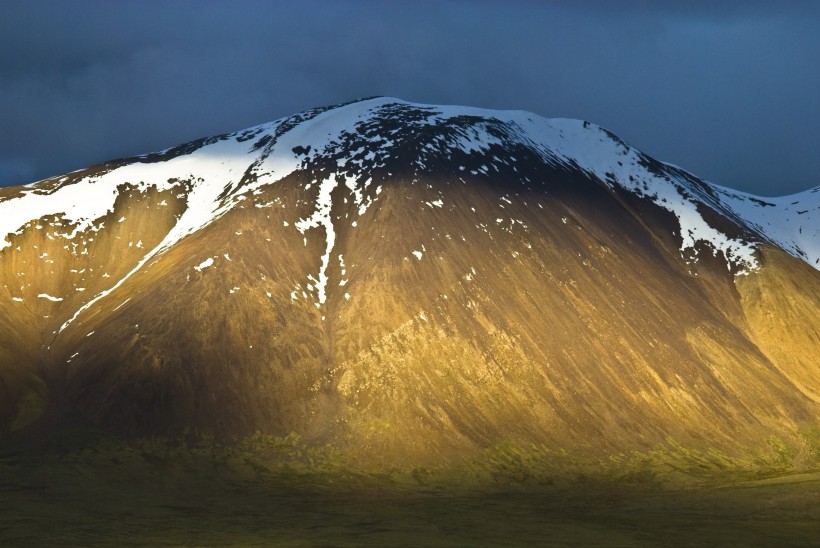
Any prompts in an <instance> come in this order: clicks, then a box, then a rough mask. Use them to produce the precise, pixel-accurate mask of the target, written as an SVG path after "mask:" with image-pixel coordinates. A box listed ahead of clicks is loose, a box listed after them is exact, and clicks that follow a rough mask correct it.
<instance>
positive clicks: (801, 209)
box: [713, 185, 820, 269]
mask: <svg viewBox="0 0 820 548" xmlns="http://www.w3.org/2000/svg"><path fill="white" fill-rule="evenodd" d="M713 188H714V189H715V191H716V192H717V193H718V196H719V197H720V200H721V202H722V203H724V204H725V205H726V207H728V208H730V209H731V210H732V211H734V212H735V213H736V214H737V215H738V216H739V217H741V218H743V219H744V220H745V221H746V222H747V223H749V224H751V225H752V226H753V227H754V228H755V229H756V230H757V231H758V232H759V233H760V234H763V235H765V236H766V237H767V238H768V239H769V240H770V241H771V242H772V243H774V244H776V245H777V246H779V247H781V248H783V249H784V250H785V251H787V252H789V253H790V254H792V255H794V256H795V257H799V258H800V259H803V260H804V261H806V262H807V263H809V264H810V265H812V266H813V267H814V268H817V269H820V186H818V187H814V188H812V189H810V190H806V191H804V192H800V193H797V194H792V195H789V196H778V197H776V198H762V197H759V196H754V195H752V194H747V193H745V192H740V191H737V190H732V189H730V188H725V187H722V186H717V185H713Z"/></svg>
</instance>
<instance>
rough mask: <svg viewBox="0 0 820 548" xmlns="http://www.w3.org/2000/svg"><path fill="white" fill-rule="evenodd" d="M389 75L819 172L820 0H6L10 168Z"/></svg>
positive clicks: (216, 121) (217, 126) (727, 161)
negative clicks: (547, 0)
mask: <svg viewBox="0 0 820 548" xmlns="http://www.w3.org/2000/svg"><path fill="white" fill-rule="evenodd" d="M372 95H389V96H395V97H400V98H403V99H406V100H409V101H417V102H424V103H439V104H464V105H471V106H478V107H485V108H498V109H522V110H529V111H532V112H535V113H537V114H540V115H542V116H547V117H569V118H583V119H587V120H590V121H593V122H595V123H597V124H600V125H602V126H604V127H606V128H608V129H610V130H612V131H613V132H614V133H616V134H618V135H619V136H621V137H622V138H623V139H625V140H626V141H627V142H629V143H630V144H632V145H633V146H636V147H638V148H640V149H641V150H643V151H644V152H647V153H649V154H650V155H652V156H655V157H656V158H658V159H661V160H664V161H668V162H671V163H674V164H677V165H680V166H682V167H684V168H686V169H688V170H689V171H691V172H693V173H695V174H697V175H700V176H702V177H704V178H706V179H708V180H710V181H712V182H715V183H718V184H722V185H725V186H730V187H733V188H738V189H742V190H746V191H749V192H755V193H759V194H764V195H778V194H786V193H792V192H797V191H800V190H804V189H807V188H810V187H813V186H817V185H820V177H818V175H817V174H818V173H819V172H820V2H811V1H805V2H802V1H793V2H786V1H783V2H776V1H774V0H766V1H756V0H747V1H741V0H738V1H724V2H720V1H719V0H713V1H707V0H699V1H691V0H690V1H686V2H683V1H680V0H674V1H663V0H655V1H649V0H646V1H638V0H627V1H623V0H619V1H614V0H600V1H587V2H583V1H566V2H558V1H555V2H535V1H533V2H525V1H519V2H515V1H511V0H506V1H495V2H493V1H474V2H457V1H451V2H446V1H444V0H438V1H434V2H426V1H420V0H412V1H409V0H408V1H402V2H399V1H344V0H327V1H304V0H302V1H299V2H238V1H225V2H216V1H203V0H192V1H186V0H175V1H169V2H159V1H157V2H151V1H147V0H140V1H133V2H128V3H126V2H125V1H117V2H114V1H110V0H105V1H87V0H66V1H62V2H58V1H52V2H36V1H31V0H26V1H21V2H18V1H16V0H3V1H2V4H0V185H10V184H22V183H29V182H32V181H34V180H38V179H42V178H45V177H48V176H51V175H57V174H60V173H63V172H67V171H71V170H74V169H79V168H81V167H85V166H87V165H89V164H92V163H96V162H100V161H104V160H109V159H113V158H117V157H122V156H128V155H134V154H141V153H145V152H150V151H155V150H160V149H163V148H166V147H168V146H171V145H174V144H178V143H181V142H184V141H188V140H191V139H194V138H197V137H201V136H204V135H211V134H216V133H224V132H227V131H233V130H237V129H241V128H244V127H248V126H251V125H256V124H259V123H263V122H268V121H271V120H274V119H277V118H280V117H282V116H286V115H288V114H292V113H294V112H298V111H300V110H303V109H306V108H310V107H314V106H320V105H326V104H335V103H340V102H345V101H348V100H350V99H354V98H358V97H364V96H372Z"/></svg>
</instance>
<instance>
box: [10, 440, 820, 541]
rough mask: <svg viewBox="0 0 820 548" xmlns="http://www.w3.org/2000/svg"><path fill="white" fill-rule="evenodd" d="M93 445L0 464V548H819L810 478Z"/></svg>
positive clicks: (818, 497)
mask: <svg viewBox="0 0 820 548" xmlns="http://www.w3.org/2000/svg"><path fill="white" fill-rule="evenodd" d="M92 447H93V449H88V448H86V449H82V450H79V449H76V450H71V449H67V448H65V447H62V448H61V447H59V446H51V447H48V448H45V449H41V450H39V451H37V452H33V451H30V450H28V451H22V452H21V451H19V450H18V451H12V452H7V453H6V454H5V455H3V456H2V457H0V544H2V545H3V546H128V545H151V546H235V545H237V546H267V545H277V546H362V545H372V546H421V545H427V546H430V545H435V546H477V545H491V546H521V545H570V546H571V545H575V546H657V545H673V544H674V545H677V546H687V545H691V546H696V545H720V546H774V545H777V546H811V545H817V546H820V472H804V473H789V474H781V475H776V476H775V475H770V476H768V477H766V476H764V475H760V474H758V477H757V478H756V479H750V478H749V477H741V476H739V475H737V474H733V473H727V474H723V475H720V474H715V473H714V472H710V478H705V477H701V478H699V479H697V480H694V479H693V480H692V481H690V482H688V483H686V482H680V481H678V482H675V483H674V484H668V483H667V484H664V483H662V482H660V481H659V478H658V477H654V478H653V477H652V476H651V475H649V474H646V473H644V474H637V475H632V476H629V477H621V478H618V479H617V480H616V479H611V480H606V479H605V478H602V477H597V478H596V477H591V476H587V475H584V474H576V475H575V476H573V477H570V476H566V477H559V478H553V479H550V478H546V477H537V476H527V477H524V476H522V470H525V469H526V467H521V466H519V467H517V468H516V467H511V466H509V465H505V464H504V463H502V462H499V461H498V459H496V462H495V465H494V466H495V469H494V471H493V472H492V473H488V472H487V469H485V470H484V471H480V470H479V469H478V468H473V469H469V470H466V471H462V473H461V474H449V473H441V472H434V471H429V470H427V471H425V470H418V469H416V470H410V471H400V470H392V471H385V472H384V473H382V474H362V473H354V472H350V471H346V470H344V469H342V468H333V467H332V466H329V465H327V464H326V462H325V464H323V463H322V462H320V460H319V459H318V458H316V456H315V455H309V454H301V455H300V456H299V458H284V459H283V458H281V457H282V456H283V455H285V454H287V453H288V452H291V451H294V450H295V449H294V445H293V444H290V445H288V443H287V441H282V440H279V445H278V448H277V451H278V455H279V457H280V458H279V459H278V460H277V461H276V464H275V465H274V464H272V462H273V461H265V460H264V459H261V458H259V453H258V452H257V453H253V454H252V453H251V452H248V451H236V450H230V451H225V452H222V453H218V452H217V453H214V452H213V451H207V452H206V451H196V450H190V449H184V450H181V449H178V448H177V449H171V448H168V447H164V446H160V445H152V444H151V443H142V444H137V445H128V446H125V445H117V444H106V443H96V444H93V445H92ZM514 460H516V459H509V462H512V461H514ZM311 463H313V464H311ZM525 475H526V474H525Z"/></svg>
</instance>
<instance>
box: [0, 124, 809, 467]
mask: <svg viewBox="0 0 820 548" xmlns="http://www.w3.org/2000/svg"><path fill="white" fill-rule="evenodd" d="M584 127H586V126H584ZM249 131H250V130H249ZM257 134H258V132H257ZM257 134H254V138H256V135H257ZM262 140H264V137H263V138H262V139H260V142H261V141H262ZM237 141H239V139H238V138H237ZM259 150H263V148H262V147H261V146H260V148H259ZM305 150H307V148H305ZM337 152H339V151H337ZM342 152H344V151H342ZM410 152H412V151H410ZM410 152H408V150H407V149H397V150H396V151H395V154H394V156H395V157H396V158H399V160H397V161H401V162H403V163H402V164H401V165H411V162H410V160H408V159H407V158H405V157H403V156H402V154H406V155H409V156H408V158H412V155H410ZM501 153H502V152H501V149H493V151H492V154H494V155H496V156H497V155H499V154H501ZM294 154H296V155H297V156H298V155H300V154H302V155H303V154H304V152H302V150H300V149H297V147H294ZM339 154H341V153H339ZM339 154H337V155H336V156H333V157H330V158H318V159H317V160H316V161H315V163H313V164H311V165H309V166H304V165H303V166H302V167H303V169H298V170H295V171H293V172H290V173H287V174H285V175H284V176H283V177H282V178H281V179H279V180H277V182H276V184H270V185H264V186H259V187H256V188H255V189H254V191H253V192H252V193H250V194H247V195H245V196H244V197H243V198H242V199H237V200H236V201H235V202H233V203H232V205H231V207H230V208H225V209H223V210H220V211H219V214H218V215H215V216H214V218H213V219H212V220H210V221H209V222H208V223H207V224H206V225H204V226H203V227H201V228H198V229H197V230H195V231H192V232H191V233H190V234H185V235H184V236H183V237H179V238H177V239H176V240H173V242H172V243H173V245H168V246H166V247H165V248H162V250H161V252H159V251H157V252H154V251H150V250H157V248H161V247H162V245H163V244H162V242H167V241H170V240H169V238H170V236H169V234H170V235H173V231H174V230H176V228H175V227H178V226H179V225H180V224H182V223H184V222H185V219H186V215H188V214H189V212H190V211H192V210H193V208H194V205H193V204H195V197H196V192H197V191H196V186H195V183H191V182H188V183H186V184H182V183H181V186H171V187H169V188H165V189H163V188H161V187H160V186H148V187H147V188H139V187H138V185H136V184H135V181H131V183H134V184H133V185H132V186H123V187H122V189H121V190H120V192H119V193H118V195H117V199H116V202H115V205H114V208H113V210H111V211H110V212H108V213H107V214H106V215H105V216H104V217H102V218H100V219H98V220H97V221H96V222H95V223H94V224H93V226H91V227H90V228H87V229H85V230H84V231H83V232H81V233H80V234H81V237H80V238H79V239H78V238H74V239H73V240H70V241H69V242H67V241H66V240H65V239H64V238H61V237H57V236H55V232H59V231H65V230H66V229H68V228H70V227H66V226H57V225H58V224H59V223H61V221H60V219H59V218H56V217H55V218H42V219H40V220H39V221H36V222H32V223H30V224H29V225H26V226H25V227H24V229H22V230H21V231H19V233H18V234H14V235H12V236H11V238H10V244H11V245H9V246H7V247H6V248H5V249H3V250H2V251H0V273H2V279H0V286H2V290H3V291H5V292H7V293H8V295H7V298H3V299H0V322H2V327H3V329H2V334H1V335H0V337H2V339H0V377H1V378H2V380H3V383H2V385H0V386H2V389H3V390H4V392H3V394H2V396H3V398H2V400H1V401H0V413H2V417H3V418H4V425H5V429H6V431H7V432H9V431H21V430H23V431H24V430H25V429H26V428H29V429H46V430H47V429H48V428H49V427H50V426H49V425H57V424H60V420H62V419H63V418H65V417H72V420H81V421H87V422H88V423H90V424H92V425H97V426H100V427H102V428H104V429H105V430H107V431H110V432H113V433H117V434H122V435H155V434H169V435H173V434H177V433H180V432H183V431H196V432H203V433H209V434H213V435H215V436H216V437H217V438H219V439H225V440H240V439H242V438H244V437H245V436H248V435H251V434H253V433H255V432H262V433H266V434H271V435H274V436H285V435H288V434H290V433H297V434H299V435H300V436H301V438H302V439H304V440H306V442H307V443H308V444H312V445H316V446H320V445H325V444H328V443H329V444H331V445H332V446H334V447H336V448H338V449H340V450H342V451H344V452H345V454H348V455H350V456H352V457H353V458H355V459H356V460H357V462H359V463H361V464H362V465H363V466H367V467H370V466H391V465H416V464H419V465H421V464H423V465H431V464H436V463H439V464H441V463H449V464H456V463H459V462H465V461H467V460H469V459H470V458H472V457H474V456H475V455H478V454H481V452H483V451H486V450H488V449H491V448H493V447H496V446H499V445H501V444H513V445H515V446H518V447H525V448H529V447H532V448H538V450H548V451H555V452H566V453H567V454H570V455H579V456H583V457H596V458H597V457H606V456H609V455H616V454H623V453H629V452H631V451H649V450H651V449H652V448H655V447H658V446H660V445H662V444H672V445H674V446H679V447H684V448H687V449H690V450H693V451H706V452H708V451H720V452H725V453H727V454H732V455H754V454H757V453H756V452H757V451H762V450H765V449H766V448H767V447H768V445H767V444H770V442H771V440H772V439H778V440H783V442H784V443H787V444H792V445H794V446H795V447H798V446H800V444H801V443H803V442H802V441H801V440H802V438H801V433H802V432H804V431H805V430H806V429H807V428H810V427H812V426H815V425H817V423H818V419H817V417H818V410H819V409H818V405H820V399H818V386H820V367H818V363H817V360H816V356H817V355H818V351H820V315H818V309H819V308H818V305H819V304H820V301H818V296H819V295H820V273H818V271H817V270H814V269H813V268H811V267H810V266H808V265H807V264H806V263H805V262H803V261H799V260H798V259H795V258H793V257H791V256H789V255H786V254H785V253H784V252H783V251H781V250H779V249H777V248H774V247H771V246H768V247H767V246H765V245H761V246H759V248H758V250H757V251H756V257H757V259H756V260H757V261H758V263H757V265H756V266H755V267H754V268H751V267H749V268H743V263H734V262H732V261H731V260H728V259H726V258H725V255H724V254H723V253H721V252H716V251H715V249H716V247H715V246H719V245H724V244H721V243H717V244H714V245H712V244H710V243H708V242H704V241H698V242H696V244H695V246H694V247H693V248H691V249H686V250H685V251H684V252H682V242H684V240H683V239H682V237H681V230H682V229H681V226H682V224H681V223H683V222H684V221H683V220H680V219H679V218H678V217H676V215H678V214H677V213H675V212H674V211H670V210H669V209H665V208H664V207H663V204H659V203H656V202H655V201H654V200H653V198H652V197H650V196H645V195H641V194H638V193H636V192H632V191H629V190H627V189H625V188H623V187H620V186H617V185H613V184H610V183H608V182H607V181H606V180H604V178H602V177H599V176H597V175H595V174H594V173H590V172H589V171H588V170H582V169H580V168H579V167H578V165H577V164H576V165H574V166H573V165H571V164H565V165H554V164H550V163H549V162H546V163H545V162H541V161H539V160H538V159H537V158H535V156H533V155H531V154H530V155H528V153H527V151H526V150H524V149H522V148H514V149H511V151H510V152H509V154H510V156H511V157H512V156H513V155H514V156H515V159H514V160H512V161H510V162H509V165H510V166H512V167H507V168H501V169H499V168H497V169H495V171H494V172H493V171H492V170H489V172H488V170H487V169H486V168H485V169H484V170H483V171H482V170H481V167H482V166H485V161H486V154H483V155H480V157H458V158H456V160H455V161H454V162H453V163H448V162H449V161H448V160H440V162H441V163H440V164H438V165H437V164H435V163H434V162H432V161H430V160H428V163H427V166H426V169H424V170H421V171H419V170H418V169H410V168H408V169H396V164H392V165H387V166H383V167H381V168H374V170H373V171H372V173H371V174H370V177H372V179H373V180H374V181H377V182H378V185H379V186H378V187H376V186H370V187H366V188H364V189H358V190H357V189H354V188H351V187H350V186H348V185H347V184H336V182H335V180H334V179H333V177H335V176H336V175H333V174H334V173H337V174H338V173H341V171H338V170H341V169H342V168H341V167H340V166H341V165H343V163H344V162H347V161H349V159H348V160H345V159H344V158H356V157H357V156H356V154H354V153H351V152H349V151H348V152H346V153H345V154H347V156H346V157H343V156H340V155H339ZM357 154H358V152H357ZM360 156H361V157H364V154H363V153H361V154H360ZM497 159H498V158H497V157H496V160H497ZM261 162H262V161H261V160H260V161H258V162H257V164H254V165H263V163H261ZM408 162H410V163H408ZM650 167H651V166H650ZM308 168H309V169H308ZM334 170H337V171H335V172H334ZM251 175H253V176H254V177H256V175H254V172H253V171H252V170H250V169H249V170H248V171H246V172H245V174H244V176H243V179H242V180H243V181H246V182H247V181H251V183H252V182H253V180H255V179H254V178H253V177H251ZM82 176H83V174H82V173H80V174H78V175H77V178H79V177H82ZM338 176H339V177H341V176H340V175H338ZM181 181H182V179H181ZM192 181H193V179H192ZM327 181H331V182H333V184H325V183H326V182H327ZM125 183H126V181H124V182H123V184H125ZM251 183H249V184H251ZM52 184H53V183H52ZM63 184H70V181H69V182H68V183H66V182H63ZM702 184H705V183H702ZM239 186H241V185H239ZM43 188H45V184H44V185H43ZM231 188H234V189H235V188H237V186H234V187H228V186H226V187H225V191H224V196H229V193H230V192H231V191H232V190H231ZM693 188H694V187H693ZM4 192H6V193H9V195H11V194H12V193H14V192H16V191H15V190H14V189H10V190H6V191H4ZM357 192H360V193H361V194H362V195H358V194H357ZM692 192H694V190H693V191H692ZM659 195H660V194H659ZM362 196H363V197H362ZM220 199H222V198H220ZM368 200H370V201H369V202H368ZM220 203H222V202H220ZM363 204H365V205H364V206H363ZM698 207H699V209H698V211H699V212H701V213H702V215H703V217H704V218H708V219H711V220H712V221H715V220H718V221H719V222H713V225H719V226H720V227H721V229H722V230H723V231H724V232H725V233H727V234H729V235H730V236H734V235H746V236H744V237H748V232H746V230H747V229H746V228H745V227H743V226H740V225H738V224H737V222H736V220H731V219H730V218H727V217H723V216H722V215H723V213H722V211H721V210H720V209H719V208H718V207H716V206H713V205H712V206H710V205H704V204H703V203H700V204H699V206H698ZM317 212H318V213H317ZM323 223H325V224H323ZM327 223H329V224H327ZM38 227H40V228H38ZM690 234H691V230H690ZM738 241H741V240H738ZM75 245H76V246H77V249H76V250H74V249H72V246H75ZM744 245H745V244H744ZM725 249H727V250H729V249H734V250H735V251H737V249H740V248H728V247H727V248H725ZM75 251H76V252H75ZM152 253H153V254H152ZM725 253H728V254H731V253H730V252H729V251H726V252H725ZM51 261H53V262H51ZM15 299H17V300H15ZM57 299H61V300H57ZM798 449H799V448H798ZM797 452H798V453H799V451H797Z"/></svg>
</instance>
